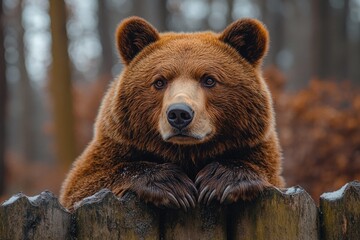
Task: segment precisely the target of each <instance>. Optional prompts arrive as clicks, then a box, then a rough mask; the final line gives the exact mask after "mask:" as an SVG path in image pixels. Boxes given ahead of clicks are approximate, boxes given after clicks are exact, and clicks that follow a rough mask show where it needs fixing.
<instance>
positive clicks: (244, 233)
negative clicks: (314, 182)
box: [228, 187, 319, 240]
mask: <svg viewBox="0 0 360 240" xmlns="http://www.w3.org/2000/svg"><path fill="white" fill-rule="evenodd" d="M229 210H230V211H229V212H230V213H231V222H230V223H229V225H228V226H229V229H228V231H229V237H230V238H231V239H248V240H253V239H257V240H261V239H264V240H265V239H266V240H273V239H274V240H275V239H276V240H283V239H287V240H292V239H294V240H295V239H296V240H312V239H314V240H315V239H318V237H319V231H318V210H317V208H316V205H315V203H314V201H313V199H312V198H311V197H310V196H309V194H308V193H306V192H305V191H304V190H303V189H302V188H300V187H292V188H289V189H287V190H286V191H280V190H278V189H275V188H270V189H267V190H265V191H264V192H263V194H262V195H261V196H259V197H258V198H257V199H255V200H254V201H251V202H239V203H237V204H234V205H233V206H231V208H230V209H229Z"/></svg>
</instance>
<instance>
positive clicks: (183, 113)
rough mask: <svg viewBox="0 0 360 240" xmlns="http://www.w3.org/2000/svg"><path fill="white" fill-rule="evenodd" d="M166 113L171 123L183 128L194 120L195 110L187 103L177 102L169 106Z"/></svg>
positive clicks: (177, 127)
mask: <svg viewBox="0 0 360 240" xmlns="http://www.w3.org/2000/svg"><path fill="white" fill-rule="evenodd" d="M166 115H167V120H168V122H169V123H170V125H171V126H173V127H174V128H176V129H178V130H181V129H183V128H185V127H186V126H187V125H189V124H190V123H191V121H192V120H193V118H194V110H193V109H192V108H191V107H190V106H189V105H187V104H185V103H175V104H172V105H170V106H169V108H168V109H167V111H166Z"/></svg>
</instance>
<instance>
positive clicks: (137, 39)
mask: <svg viewBox="0 0 360 240" xmlns="http://www.w3.org/2000/svg"><path fill="white" fill-rule="evenodd" d="M158 39H159V33H158V31H157V30H156V29H155V28H154V27H153V26H151V25H150V24H149V23H148V22H147V21H145V20H144V19H142V18H139V17H130V18H127V19H125V20H123V21H122V22H121V23H120V25H119V26H118V28H117V31H116V43H117V47H118V50H119V53H120V56H121V58H122V60H123V62H124V64H126V65H127V64H129V63H130V62H131V60H132V59H133V58H134V57H135V56H136V55H137V54H138V53H139V52H140V51H141V50H143V49H144V48H145V47H146V46H148V45H149V44H151V43H153V42H155V41H157V40H158Z"/></svg>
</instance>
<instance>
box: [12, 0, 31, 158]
mask: <svg viewBox="0 0 360 240" xmlns="http://www.w3.org/2000/svg"><path fill="white" fill-rule="evenodd" d="M22 6H23V1H22V0H21V1H19V3H18V5H17V7H16V9H15V14H13V18H14V19H13V21H14V22H15V24H16V29H18V41H17V45H18V52H19V61H18V66H19V70H20V84H19V87H20V89H19V90H20V97H21V99H20V102H21V116H20V122H21V126H20V128H21V131H20V132H21V136H20V137H19V139H20V141H21V148H22V150H23V152H24V156H25V159H26V160H27V161H33V160H34V159H35V158H36V156H35V155H36V147H35V139H36V138H35V136H34V135H35V132H34V127H35V123H34V112H35V109H34V102H33V101H34V98H33V89H32V87H31V84H30V79H29V75H28V71H27V68H26V63H25V42H24V27H23V25H22V20H23V19H22V10H23V8H22Z"/></svg>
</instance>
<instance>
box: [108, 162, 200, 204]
mask: <svg viewBox="0 0 360 240" xmlns="http://www.w3.org/2000/svg"><path fill="white" fill-rule="evenodd" d="M116 174H117V175H118V176H119V180H118V181H117V182H114V184H113V187H112V191H113V192H114V193H115V194H117V195H118V196H123V195H124V194H126V193H127V192H134V193H135V194H136V195H138V197H139V198H140V199H142V200H144V201H145V202H151V203H153V204H154V205H156V206H164V207H170V208H180V207H181V208H183V209H184V210H185V211H187V210H188V209H189V208H191V207H192V208H194V207H195V202H196V197H197V189H196V187H195V185H194V183H193V182H192V181H191V180H190V179H189V177H188V176H187V175H186V174H185V173H184V172H183V171H182V170H181V169H180V167H178V166H177V165H175V164H172V163H164V164H158V163H151V162H128V163H123V164H121V166H120V167H119V168H118V170H117V172H116Z"/></svg>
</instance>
